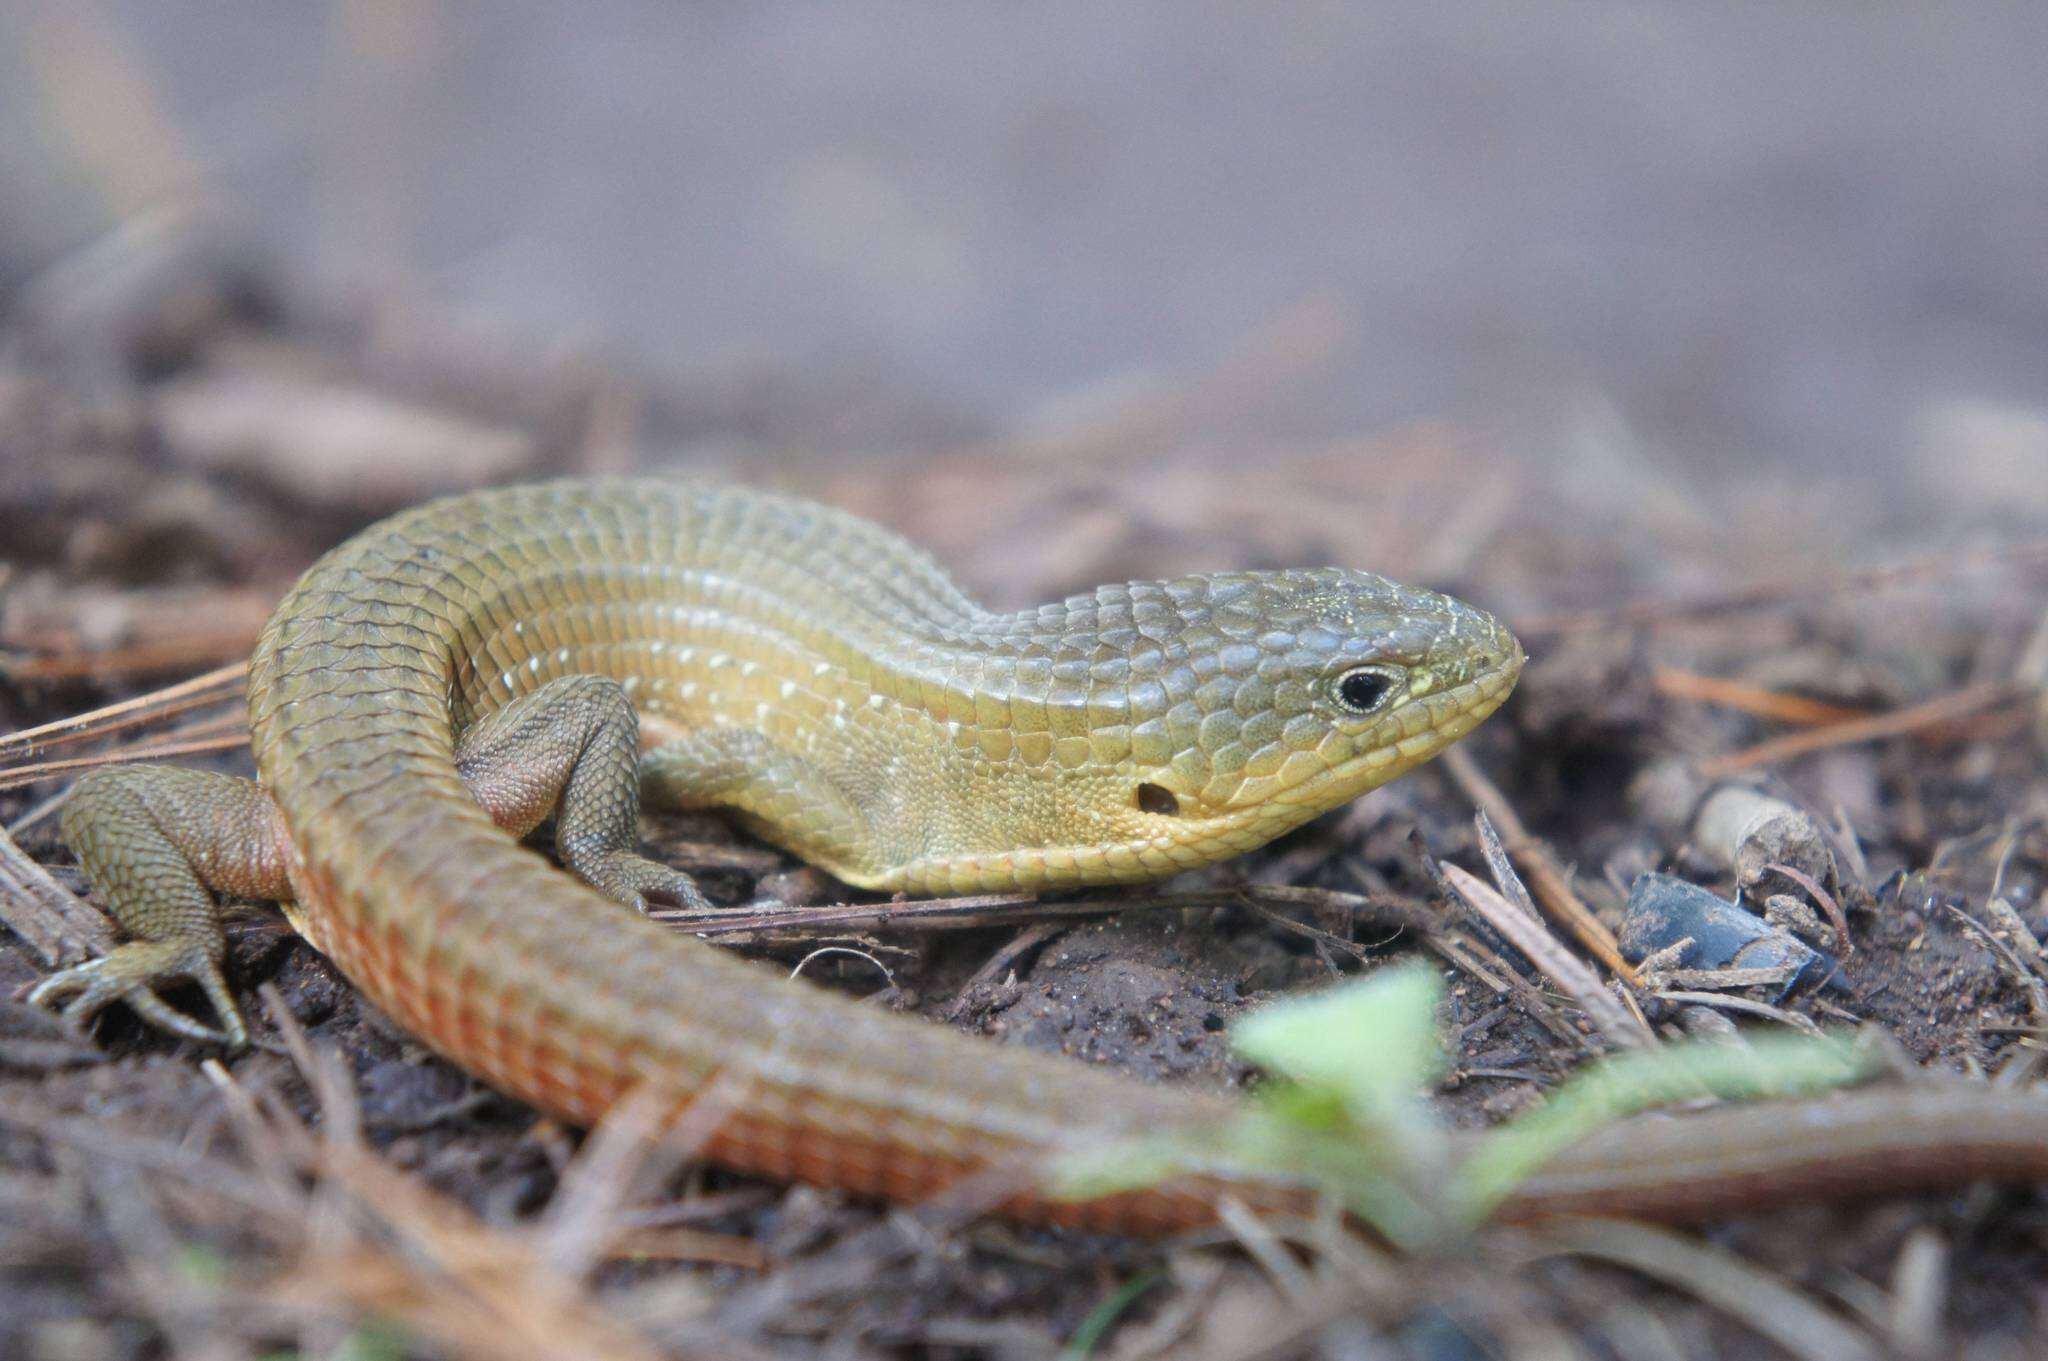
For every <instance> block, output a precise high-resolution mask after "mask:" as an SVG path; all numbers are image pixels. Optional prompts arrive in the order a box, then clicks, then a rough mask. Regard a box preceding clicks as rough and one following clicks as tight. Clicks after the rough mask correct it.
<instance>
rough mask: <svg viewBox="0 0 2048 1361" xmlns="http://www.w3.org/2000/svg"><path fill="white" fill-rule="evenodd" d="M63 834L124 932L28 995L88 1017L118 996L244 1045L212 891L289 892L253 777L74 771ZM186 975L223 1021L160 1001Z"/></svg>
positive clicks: (162, 1021)
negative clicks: (78, 775)
mask: <svg viewBox="0 0 2048 1361" xmlns="http://www.w3.org/2000/svg"><path fill="white" fill-rule="evenodd" d="M63 831H64V841H65V844H67V845H69V846H70V847H71V849H72V852H73V853H74V854H75V855H77V857H78V862H79V864H80V865H82V866H83V867H84V869H85V872H86V875H87V877H88V878H90V879H91V881H92V884H93V887H94V888H95V889H97V890H98V892H99V896H100V898H101V899H102V900H103V901H104V902H105V903H106V904H107V908H108V910H109V911H110V912H112V913H113V916H114V919H115V920H116V921H117V922H119V923H120V924H121V927H122V929H123V930H125V931H126V932H127V934H128V936H129V937H130V939H129V940H128V941H127V942H126V943H124V944H122V945H118V946H116V947H114V949H113V950H111V951H109V952H108V953H107V954H105V955H102V956H101V957H100V958H98V959H93V960H88V961H86V962H85V963H83V964H79V965H76V966H74V967H72V968H69V969H64V970H62V971H60V972H58V973H55V974H52V975H51V976H50V977H48V978H46V979H44V980H43V981H42V982H41V983H39V984H38V985H37V986H36V987H35V989H34V990H33V991H31V992H30V993H29V995H28V1000H29V1001H30V1002H31V1003H33V1004H35V1005H38V1006H49V1007H58V1006H61V1007H62V1010H63V1015H64V1018H65V1019H66V1020H67V1021H70V1022H72V1023H74V1024H80V1025H82V1024H84V1023H85V1022H86V1021H89V1020H90V1019H92V1017H93V1016H95V1015H97V1014H98V1013H99V1012H100V1011H101V1010H102V1009H104V1008H105V1007H106V1006H107V1005H108V1004H110V1003H112V1002H115V1001H124V1002H126V1003H127V1004H128V1006H129V1007H130V1008H131V1009H132V1010H133V1011H134V1012H135V1013H136V1014H137V1015H139V1016H141V1017H142V1018H143V1019H144V1020H145V1021H148V1022H149V1023H150V1024H151V1025H154V1026H156V1027H157V1028H159V1029H161V1030H166V1031H169V1032H171V1033H172V1034H175V1035H180V1036H183V1037H184V1038H186V1039H191V1040H199V1041H202V1042H206V1043H213V1044H225V1045H228V1046H230V1047H233V1048H240V1047H242V1046H243V1045H245V1044H247V1043H248V1038H249V1031H248V1026H247V1024H246V1023H245V1022H244V1021H243V1019H242V1013H241V1010H240V1008H239V1007H237V1006H236V1005H235V1000H234V997H233V995H232V994H231V993H230V992H229V990H228V986H227V981H226V979H225V978H224V977H223V976H222V973H221V963H222V960H223V959H224V958H225V957H226V953H227V944H226V940H225V938H224V937H223V936H222V934H221V926H220V915H219V908H218V905H217V904H216V902H215V900H214V893H215V892H222V893H232V894H235V895H237V896H240V897H246V898H267V899H272V900H280V899H286V898H289V897H291V893H292V889H291V883H290V880H289V879H288V878H287V876H286V872H285V863H286V838H285V831H284V822H283V819H282V818H281V817H280V816H279V815H278V811H277V806H276V805H275V804H273V803H272V802H271V801H270V796H269V795H267V794H265V793H264V792H263V791H262V789H260V788H258V787H257V785H256V783H255V781H253V780H243V779H237V778H235V777H234V776H231V775H219V774H215V773H213V772H211V771H204V770H183V769H180V768H178V767H176V766H109V767H106V768H104V769H100V770H95V771H93V772H92V773H90V774H88V775H86V776H85V777H84V778H83V779H81V780H79V782H78V783H77V785H76V786H74V787H73V789H72V791H71V797H70V799H69V800H68V801H67V802H66V803H65V806H64V824H63ZM180 979H189V980H191V981H193V982H195V983H197V984H198V985H199V986H200V988H201V989H202V990H203V991H204V992H205V993H206V998H207V1001H208V1002H209V1003H210V1004H211V1005H212V1007H213V1010H214V1012H215V1014H216V1015H217V1016H218V1017H219V1020H220V1024H219V1025H218V1026H217V1027H216V1026H209V1025H206V1024H205V1023H203V1022H201V1021H198V1020H196V1019H194V1018H193V1017H191V1016H188V1015H186V1014H185V1013H184V1012H181V1011H179V1010H177V1009H176V1008H174V1007H172V1006H170V1005H169V1004H168V1003H166V1002H165V1001H164V1000H163V998H162V997H161V996H159V995H158V992H157V989H158V988H160V987H161V986H163V985H164V984H166V983H169V982H173V981H176V980H180Z"/></svg>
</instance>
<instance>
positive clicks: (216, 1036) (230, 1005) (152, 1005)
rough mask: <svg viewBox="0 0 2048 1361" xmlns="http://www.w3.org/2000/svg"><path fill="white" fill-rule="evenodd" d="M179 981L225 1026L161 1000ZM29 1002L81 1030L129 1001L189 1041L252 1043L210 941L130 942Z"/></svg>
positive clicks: (64, 974)
mask: <svg viewBox="0 0 2048 1361" xmlns="http://www.w3.org/2000/svg"><path fill="white" fill-rule="evenodd" d="M179 979H190V980H191V981H192V982H195V983H197V984H198V985H199V986H200V988H201V989H203V990H204V991H205V993H206V1000H207V1001H208V1002H210V1003H211V1004H212V1005H213V1010H214V1014H215V1015H217V1016H219V1017H220V1022H221V1023H220V1025H219V1026H210V1025H207V1024H206V1023H204V1022H203V1021H199V1020H196V1019H194V1018H193V1017H191V1016H188V1015H186V1014H185V1013H184V1012H182V1011H179V1010H177V1009H176V1008H175V1007H173V1006H171V1005H170V1004H169V1003H167V1002H165V1001H164V1000H163V998H162V997H160V996H158V995H157V991H156V990H157V989H158V988H159V987H161V986H162V985H163V984H165V983H168V982H173V981H176V980H179ZM28 1002H29V1004H30V1005H31V1006H39V1007H48V1008H50V1009H51V1010H58V1011H59V1014H60V1015H62V1016H63V1018H64V1020H65V1021H66V1022H67V1023H69V1024H71V1025H73V1026H77V1027H80V1028H81V1029H82V1028H83V1027H84V1026H85V1025H86V1023H87V1022H89V1021H91V1020H92V1018H93V1017H95V1016H97V1015H99V1013H100V1012H101V1011H103V1010H105V1009H106V1007H107V1006H108V1005H109V1004H110V1003H113V1002H126V1003H127V1004H128V1006H129V1008H130V1009H131V1010H133V1011H134V1012H135V1014H136V1015H138V1016H140V1017H141V1018H142V1019H143V1020H145V1021H147V1022H149V1024H151V1025H153V1026H155V1027H156V1028H157V1029H159V1030H164V1031H168V1032H170V1033H171V1034H173V1035H178V1036H181V1037H183V1038H184V1039H188V1040H197V1041H198V1042H200V1043H201V1044H218V1045H224V1046H226V1047H227V1048H229V1049H241V1048H243V1047H245V1046H246V1045H247V1044H248V1043H249V1028H248V1026H247V1024H246V1023H244V1021H243V1020H242V1012H241V1008H240V1007H238V1006H236V1005H235V999H234V995H233V994H232V993H230V992H229V991H228V984H227V979H226V978H225V977H223V976H222V974H221V971H220V960H219V958H218V957H217V955H216V954H215V952H214V950H213V949H212V948H211V943H210V942H206V941H186V940H132V941H129V942H128V943H127V944H125V945H119V946H116V947H115V948H114V949H113V950H111V951H109V952H108V953H106V954H104V955H102V956H100V957H99V958H98V959H89V960H87V961H86V962H85V963H83V964H78V965H74V966H72V967H71V968H69V969H64V970H62V971H60V972H58V973H54V974H51V975H50V976H49V977H48V978H45V979H44V980H43V981H42V982H40V983H38V984H37V985H36V986H35V987H34V988H33V989H32V990H31V991H30V992H29V994H28ZM60 1008H61V1010H60Z"/></svg>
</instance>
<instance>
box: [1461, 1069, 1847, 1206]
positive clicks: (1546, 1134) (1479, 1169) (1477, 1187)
mask: <svg viewBox="0 0 2048 1361" xmlns="http://www.w3.org/2000/svg"><path fill="white" fill-rule="evenodd" d="M1880 1066H1881V1062H1880V1056H1879V1055H1878V1054H1877V1053H1876V1052H1874V1051H1873V1050H1871V1049H1870V1048H1869V1047H1868V1046H1865V1045H1859V1044H1857V1043H1856V1042H1855V1041H1854V1040H1853V1039H1850V1038H1846V1037H1842V1036H1824V1037H1823V1036H1804V1035H1760V1036H1756V1037H1753V1038H1751V1039H1749V1040H1748V1041H1747V1042H1746V1043H1744V1044H1741V1045H1731V1044H1725V1043H1721V1042H1718V1041H1701V1042H1698V1043H1692V1044H1676V1045H1667V1046H1665V1047H1664V1048H1662V1049H1656V1050H1641V1051H1638V1052H1635V1053H1631V1054H1623V1055H1619V1056H1617V1057H1615V1058H1611V1059H1608V1060H1606V1061H1604V1062H1602V1063H1600V1064H1598V1065H1596V1066H1594V1067H1592V1068H1589V1069H1587V1070H1586V1071H1585V1072H1583V1073H1580V1074H1579V1075H1578V1076H1576V1077H1574V1078H1572V1079H1571V1080H1570V1081H1568V1082H1566V1083H1565V1084H1564V1085H1562V1086H1560V1087H1559V1088H1558V1089H1557V1091H1556V1092H1555V1093H1553V1094H1552V1095H1551V1098H1550V1100H1549V1101H1547V1102H1545V1103H1544V1104H1543V1105H1542V1106H1540V1107H1538V1108H1537V1109H1535V1110H1533V1111H1530V1112H1528V1113H1527V1114H1525V1115H1522V1116H1520V1117H1518V1118H1517V1119H1515V1120H1512V1121H1510V1122H1509V1123H1508V1124H1506V1125H1504V1126H1502V1127H1501V1128H1499V1129H1497V1130H1495V1131H1494V1132H1493V1133H1492V1134H1490V1135H1488V1136H1487V1137H1486V1138H1485V1139H1484V1140H1483V1141H1482V1142H1481V1143H1480V1146H1479V1147H1478V1148H1477V1149H1476V1150H1474V1152H1473V1154H1472V1156H1471V1157H1470V1158H1469V1159H1467V1160H1466V1162H1465V1164H1464V1166H1463V1167H1462V1168H1461V1169H1460V1171H1459V1182H1460V1188H1459V1195H1460V1199H1461V1200H1462V1202H1463V1206H1464V1210H1463V1213H1464V1217H1465V1219H1466V1221H1467V1222H1468V1223H1476V1222H1478V1221H1479V1220H1482V1219H1484V1218H1485V1217H1486V1216H1487V1215H1488V1214H1490V1213H1492V1211H1493V1208H1494V1207H1495V1206H1496V1205H1498V1204H1500V1202H1501V1201H1502V1200H1503V1199H1505V1198H1506V1197H1507V1196H1508V1195H1509V1194H1510V1193H1511V1192H1512V1191H1513V1190H1514V1189H1515V1187H1516V1186H1518V1185H1520V1184H1521V1183H1522V1182H1523V1181H1524V1180H1526V1179H1527V1178H1528V1177H1529V1176H1530V1175H1531V1174H1532V1173H1534V1172H1535V1171H1536V1170H1537V1169H1538V1168H1539V1167H1541V1166H1542V1165H1543V1164H1544V1163H1545V1162H1547V1161H1549V1160H1550V1158H1551V1157H1553V1156H1554V1155H1555V1154H1556V1153H1558V1152H1559V1151H1560V1150H1561V1149H1564V1148H1566V1147H1568V1146H1570V1145H1572V1144H1574V1143H1577V1142H1578V1141H1579V1140H1581V1139H1583V1138H1585V1137H1586V1136H1587V1135H1589V1134H1592V1133H1593V1132H1594V1131H1595V1130H1598V1129H1600V1128H1602V1127H1604V1126H1606V1125H1610V1124H1612V1123H1614V1122H1615V1121H1617V1120H1620V1119H1623V1118H1624V1117H1626V1116H1630V1115H1634V1114H1636V1113H1637V1112H1639V1111H1645V1110H1650V1109H1653V1108H1655V1107H1658V1106H1668V1105H1670V1104H1672V1103H1673V1102H1678V1101H1687V1100H1691V1099H1694V1098H1697V1097H1701V1096H1712V1097H1718V1098H1720V1099H1722V1100H1725V1101H1754V1100H1758V1099H1762V1098H1766V1097H1785V1096H1800V1095H1807V1094H1811V1093H1815V1092H1823V1091H1827V1090H1829V1089H1831V1088H1835V1087H1841V1086H1846V1085H1848V1084H1850V1083H1853V1082H1858V1081H1861V1080H1862V1079H1864V1078H1866V1077H1869V1076H1870V1075H1871V1074H1873V1073H1874V1072H1876V1071H1877V1070H1878V1068H1879V1067H1880Z"/></svg>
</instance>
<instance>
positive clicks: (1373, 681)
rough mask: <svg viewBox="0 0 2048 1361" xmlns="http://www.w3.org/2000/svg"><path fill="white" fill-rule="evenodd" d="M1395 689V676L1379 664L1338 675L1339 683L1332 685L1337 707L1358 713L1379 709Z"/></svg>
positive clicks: (1351, 712) (1353, 669)
mask: <svg viewBox="0 0 2048 1361" xmlns="http://www.w3.org/2000/svg"><path fill="white" fill-rule="evenodd" d="M1393 690H1394V677H1393V676H1391V675H1389V674H1388V673H1387V671H1386V669H1385V668H1383V667H1377V666H1359V667H1354V668H1352V669H1351V670H1349V671H1346V672H1345V673H1344V674H1343V675H1341V676H1339V677H1337V683H1336V684H1335V685H1334V686H1332V687H1331V691H1332V693H1334V694H1335V695H1336V697H1337V707H1339V708H1340V709H1342V710H1344V712H1346V713H1348V714H1356V715H1364V714H1369V713H1371V712H1372V711H1373V710H1374V709H1377V708H1378V707H1379V706H1380V705H1381V704H1383V703H1385V702H1386V698H1387V696H1388V695H1390V694H1392V693H1393Z"/></svg>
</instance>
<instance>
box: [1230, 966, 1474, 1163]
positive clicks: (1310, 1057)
mask: <svg viewBox="0 0 2048 1361" xmlns="http://www.w3.org/2000/svg"><path fill="white" fill-rule="evenodd" d="M1442 996H1443V983H1442V980H1440V979H1439V978H1438V977H1437V974H1436V970H1435V969H1433V968H1431V967H1429V966H1428V965H1426V964H1404V965H1399V966H1396V967H1394V968H1387V969H1381V970H1380V971H1379V972H1378V973H1376V974H1374V975H1373V976H1372V977H1370V978H1368V979H1366V980H1364V981H1363V982H1360V983H1353V984H1348V985H1346V986H1344V987H1338V988H1331V989H1328V990H1327V991H1324V992H1319V993H1314V994H1312V995H1310V996H1308V997H1301V998H1294V999H1290V1000H1288V1001H1284V1002H1275V1003H1273V1004H1272V1005H1271V1006H1266V1007H1261V1008H1259V1009H1258V1010H1257V1011H1255V1012H1253V1013H1251V1014H1250V1015H1249V1016H1246V1017H1244V1018H1243V1019H1241V1020H1239V1021H1238V1022H1237V1023H1236V1024H1235V1025H1233V1026H1232V1027H1231V1031H1230V1041H1231V1047H1232V1048H1233V1049H1235V1050H1236V1051H1237V1052H1238V1053H1239V1054H1241V1055H1243V1056H1244V1057H1245V1058H1247V1059H1250V1060H1251V1061H1252V1062H1253V1063H1256V1064H1258V1065H1259V1066H1260V1067H1261V1068H1264V1069H1265V1070H1266V1071H1268V1072H1270V1073H1274V1074H1277V1075H1279V1076H1281V1077H1284V1078H1287V1079H1290V1080H1291V1081H1292V1082H1293V1083H1294V1084H1296V1086H1297V1087H1298V1088H1301V1089H1306V1090H1308V1091H1312V1092H1319V1093H1326V1094H1329V1095H1333V1096H1335V1097H1336V1098H1337V1099H1338V1100H1339V1101H1341V1102H1342V1103H1343V1106H1344V1109H1345V1111H1346V1112H1347V1113H1348V1114H1349V1115H1350V1117H1351V1119H1352V1120H1353V1121H1354V1122H1356V1123H1358V1124H1360V1125H1363V1126H1366V1127H1368V1128H1370V1127H1371V1126H1373V1125H1375V1124H1378V1123H1380V1122H1383V1121H1387V1120H1390V1119H1391V1120H1396V1121H1400V1122H1403V1123H1405V1122H1406V1121H1408V1120H1409V1119H1410V1118H1411V1115H1412V1108H1414V1107H1415V1106H1416V1105H1417V1104H1418V1103H1419V1101H1420V1099H1421V1093H1422V1091H1423V1089H1424V1088H1426V1087H1430V1086H1433V1085H1435V1083H1436V1081H1437V1079H1438V1078H1439V1077H1441V1076H1442V1075H1443V1071H1444V1063H1445V1060H1444V1051H1443V1046H1442V1044H1441V1043H1440V1042H1439V1041H1438V1039H1437V1033H1436V1008H1437V1003H1438V1001H1439V1000H1441V998H1442Z"/></svg>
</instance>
